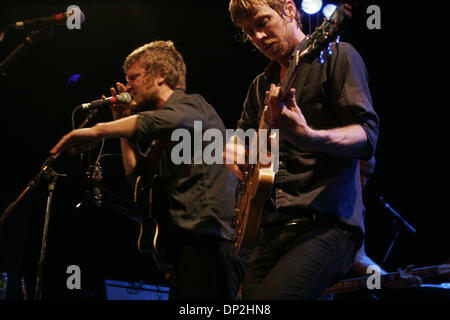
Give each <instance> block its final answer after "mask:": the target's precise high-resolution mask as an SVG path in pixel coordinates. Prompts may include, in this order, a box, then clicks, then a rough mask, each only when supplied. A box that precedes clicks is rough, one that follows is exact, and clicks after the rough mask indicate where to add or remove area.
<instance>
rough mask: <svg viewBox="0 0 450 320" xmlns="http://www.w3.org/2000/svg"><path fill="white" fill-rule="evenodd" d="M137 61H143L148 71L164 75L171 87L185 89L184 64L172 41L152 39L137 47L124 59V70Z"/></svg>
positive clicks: (126, 70)
mask: <svg viewBox="0 0 450 320" xmlns="http://www.w3.org/2000/svg"><path fill="white" fill-rule="evenodd" d="M137 62H141V63H143V65H144V68H145V70H147V72H148V73H150V74H152V75H162V76H165V77H166V80H165V83H166V84H167V85H168V86H169V87H170V88H171V89H173V90H175V89H183V90H186V65H185V64H184V60H183V57H182V55H181V54H180V53H179V52H178V51H177V50H176V49H175V45H174V43H173V42H172V41H153V42H150V43H147V44H145V45H143V46H142V47H139V48H137V49H136V50H134V51H133V52H132V53H130V54H129V55H128V57H127V58H126V59H125V62H124V64H123V69H124V71H125V72H128V70H129V69H130V67H131V66H132V65H134V64H135V63H137Z"/></svg>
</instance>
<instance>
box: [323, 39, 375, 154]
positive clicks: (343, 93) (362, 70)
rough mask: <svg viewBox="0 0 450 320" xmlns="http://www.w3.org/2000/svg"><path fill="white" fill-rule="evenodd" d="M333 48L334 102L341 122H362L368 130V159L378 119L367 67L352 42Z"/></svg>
mask: <svg viewBox="0 0 450 320" xmlns="http://www.w3.org/2000/svg"><path fill="white" fill-rule="evenodd" d="M333 51H334V52H333V54H332V56H331V57H330V64H329V66H330V69H329V70H328V71H329V72H330V74H329V76H330V77H329V79H332V81H331V86H330V87H331V88H330V89H331V95H332V98H331V103H332V105H333V108H334V110H335V112H336V113H337V114H338V116H339V118H340V119H341V123H342V125H344V126H346V125H351V124H359V125H360V126H361V127H362V128H363V130H364V131H365V133H366V136H367V140H368V144H369V146H370V152H369V154H367V155H366V156H365V157H364V159H363V160H368V159H370V158H371V157H372V156H373V155H374V153H375V148H376V145H377V140H378V132H379V119H378V116H377V114H376V112H375V111H374V109H373V102H372V97H371V94H370V90H369V81H368V74H367V69H366V66H365V64H364V61H363V59H362V58H361V56H360V55H359V53H358V52H357V51H356V49H355V48H354V47H353V46H352V45H350V44H348V43H341V44H339V46H337V47H335V48H334V50H333Z"/></svg>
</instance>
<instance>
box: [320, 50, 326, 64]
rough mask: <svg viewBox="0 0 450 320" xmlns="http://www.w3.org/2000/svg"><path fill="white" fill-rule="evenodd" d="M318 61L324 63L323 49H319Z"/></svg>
mask: <svg viewBox="0 0 450 320" xmlns="http://www.w3.org/2000/svg"><path fill="white" fill-rule="evenodd" d="M319 62H320V63H321V64H324V63H325V59H324V58H323V51H320V55H319Z"/></svg>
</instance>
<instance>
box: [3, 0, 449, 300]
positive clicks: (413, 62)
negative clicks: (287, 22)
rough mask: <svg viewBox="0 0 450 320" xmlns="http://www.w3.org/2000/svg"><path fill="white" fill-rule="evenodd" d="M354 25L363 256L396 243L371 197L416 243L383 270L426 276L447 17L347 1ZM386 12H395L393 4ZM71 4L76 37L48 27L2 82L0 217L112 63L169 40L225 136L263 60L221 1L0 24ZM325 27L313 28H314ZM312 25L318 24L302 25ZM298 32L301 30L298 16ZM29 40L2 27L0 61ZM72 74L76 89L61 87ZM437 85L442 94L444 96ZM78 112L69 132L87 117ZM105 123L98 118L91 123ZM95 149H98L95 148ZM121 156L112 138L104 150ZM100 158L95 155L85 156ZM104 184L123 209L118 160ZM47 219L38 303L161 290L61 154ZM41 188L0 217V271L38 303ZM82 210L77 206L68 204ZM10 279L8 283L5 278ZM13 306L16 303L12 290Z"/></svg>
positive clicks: (10, 11) (7, 12)
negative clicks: (370, 24) (373, 148)
mask: <svg viewBox="0 0 450 320" xmlns="http://www.w3.org/2000/svg"><path fill="white" fill-rule="evenodd" d="M349 2H350V3H352V4H353V7H354V9H353V19H352V20H351V22H350V23H349V25H348V27H347V29H346V30H345V32H344V34H343V36H342V41H347V42H350V43H352V44H353V45H354V46H355V47H356V49H357V50H358V51H359V52H360V53H361V55H362V57H363V58H364V60H365V61H366V65H367V69H368V72H369V77H370V87H371V92H372V96H373V100H374V107H375V109H376V111H377V113H378V115H379V117H380V121H381V128H380V137H379V143H378V147H377V152H376V159H377V167H376V170H375V173H374V175H373V177H372V179H371V180H370V181H369V184H368V186H367V188H366V190H365V195H364V197H365V203H366V206H367V212H366V228H367V243H366V246H367V252H368V254H369V255H370V256H371V257H372V258H373V259H374V260H375V261H377V262H379V263H380V262H381V261H382V259H383V256H384V254H385V253H386V250H387V248H388V247H389V244H390V242H391V241H392V239H393V235H394V231H395V228H394V225H393V221H392V218H391V216H390V214H389V213H388V212H387V211H386V210H385V209H383V207H382V206H381V204H380V202H379V201H378V199H379V197H380V196H383V197H384V199H385V200H386V201H387V202H388V203H389V204H390V205H391V206H392V207H393V208H394V209H395V210H396V211H397V212H399V213H400V214H401V215H402V216H403V217H404V218H405V219H406V220H407V221H408V222H409V223H410V224H411V225H412V226H414V227H415V228H416V229H417V233H416V234H414V235H413V234H411V233H408V232H407V231H406V230H405V229H401V231H400V236H399V238H398V241H397V243H396V244H395V245H394V247H393V249H392V252H391V254H390V256H389V258H388V260H387V262H386V264H385V265H384V267H385V269H387V270H391V271H394V270H395V269H396V268H398V267H405V266H406V265H408V264H414V265H415V266H427V265H436V264H440V263H443V262H444V261H445V260H446V259H447V258H448V253H449V252H448V236H447V229H448V227H447V220H448V219H447V215H448V209H447V199H448V195H447V190H448V187H447V183H446V182H447V176H448V175H447V167H448V164H449V160H450V159H449V147H448V145H449V144H448V141H449V139H448V138H449V134H448V125H447V117H446V115H447V112H446V107H448V102H447V103H446V102H445V101H446V99H444V85H446V84H447V82H448V81H447V78H446V74H445V73H444V72H443V70H444V69H445V67H446V66H447V64H448V63H447V60H448V54H447V52H446V51H445V50H447V49H445V48H444V44H445V42H446V39H447V38H448V33H447V32H445V31H444V30H445V29H443V28H441V26H439V23H440V22H442V21H443V14H444V12H445V10H444V9H443V8H439V7H437V6H435V7H432V8H429V7H428V6H427V2H426V1H403V3H397V2H396V1H385V2H381V1H349ZM394 2H395V3H394ZM71 4H77V5H78V6H79V7H80V8H81V10H82V11H83V12H84V14H85V17H86V21H85V23H84V24H83V25H82V28H81V30H68V29H66V28H65V27H64V26H62V27H54V28H52V29H51V30H48V31H46V32H44V33H43V35H42V37H41V38H40V39H39V41H37V43H36V44H35V45H33V46H32V47H31V48H30V49H28V50H27V51H26V52H25V53H24V54H23V55H21V56H20V57H18V59H17V60H16V61H15V62H13V63H12V64H11V65H10V66H9V67H8V68H7V69H6V70H4V73H6V77H2V78H1V80H0V81H1V82H0V93H1V99H0V103H1V112H2V116H1V119H2V125H1V129H0V130H1V137H2V158H3V159H2V160H3V161H2V163H3V168H2V169H3V170H2V171H1V172H2V179H1V183H0V188H1V192H0V210H1V211H0V212H3V210H4V209H6V207H7V206H8V204H9V203H10V202H12V201H13V200H14V199H16V198H17V197H18V195H19V194H20V193H21V192H22V190H23V189H24V188H25V186H26V184H27V182H28V181H29V180H30V179H31V178H33V177H34V176H35V175H36V173H37V172H38V171H39V169H40V167H41V166H42V164H43V162H44V161H45V159H46V158H47V157H48V156H49V154H48V151H49V150H50V149H51V147H52V146H53V145H54V144H55V143H56V142H57V141H58V140H59V138H60V137H61V136H62V135H63V134H65V133H67V132H68V131H69V130H70V129H71V113H72V110H73V109H74V108H75V107H76V106H77V105H79V104H81V103H83V102H88V101H91V100H94V99H98V98H99V97H100V96H101V95H102V94H106V95H109V88H110V87H111V86H113V85H114V84H115V82H116V81H121V82H125V79H124V73H123V71H122V63H123V60H124V59H125V57H126V56H127V55H128V54H129V53H130V52H131V51H133V50H134V49H135V48H137V47H139V46H141V45H143V44H145V43H147V42H150V41H152V40H169V39H170V40H173V41H174V42H175V46H176V47H177V49H178V50H179V51H180V52H181V53H182V54H183V56H184V59H185V62H186V65H187V68H188V74H187V86H188V90H187V91H188V92H191V93H194V92H195V93H200V94H202V95H203V96H204V97H206V99H207V100H208V101H209V102H210V103H211V104H212V105H213V106H214V107H215V108H216V109H217V111H218V113H219V114H220V115H221V116H222V118H223V120H224V122H225V124H226V126H227V128H235V124H236V121H237V119H238V117H239V115H240V111H241V106H242V102H243V100H244V98H245V94H246V91H247V88H248V85H249V83H250V81H251V80H252V79H253V78H254V77H255V76H256V75H257V74H259V73H260V72H261V71H262V69H263V68H264V67H265V66H266V64H267V63H268V60H267V59H266V58H265V57H264V56H262V55H261V54H260V53H259V52H258V51H257V50H256V49H254V48H252V46H251V45H250V44H241V43H238V42H236V41H235V35H236V34H237V29H236V28H235V27H234V26H233V25H232V23H231V20H230V18H229V14H228V10H227V8H228V1H223V0H222V1H198V0H197V1H187V0H184V1H181V0H179V1H176V0H166V1H148V2H144V1H126V2H112V1H108V2H106V1H95V2H94V1H77V2H76V3H73V2H70V1H65V2H62V1H61V2H50V1H46V2H42V1H37V2H24V1H14V2H12V1H8V2H6V3H2V4H1V5H0V8H1V11H0V28H3V27H4V26H6V25H7V24H9V23H12V22H15V21H18V20H22V19H31V18H35V17H40V16H48V15H51V14H54V13H58V12H64V11H65V10H66V8H67V7H68V6H69V5H71ZM371 4H377V5H379V6H380V8H381V30H369V29H368V28H367V27H366V20H367V19H368V17H369V14H367V13H366V9H367V7H368V6H369V5H371ZM321 19H322V18H320V21H321ZM316 21H317V18H316V17H315V16H314V17H313V18H312V19H311V23H312V25H314V24H315V23H316ZM304 26H305V28H304V31H305V32H306V33H309V30H308V26H309V21H308V18H306V17H305V18H304ZM27 34H28V32H27V31H23V30H17V31H13V30H11V31H9V32H8V33H7V34H6V38H5V39H4V41H3V42H2V43H0V59H1V60H3V59H4V58H5V57H6V56H7V55H8V54H9V53H10V52H11V51H12V50H13V49H14V48H15V47H16V46H17V45H19V44H20V43H21V42H22V41H23V40H24V38H25V36H26V35H27ZM74 74H80V75H81V77H80V78H79V80H78V81H75V82H69V81H68V79H69V78H70V77H71V76H72V75H74ZM445 89H446V88H445ZM84 116H85V115H84V114H82V113H77V118H76V120H77V123H80V122H81V120H82V119H83V118H84ZM108 120H111V115H110V113H109V111H108V110H103V111H102V112H100V114H99V115H98V116H97V117H96V118H95V121H94V122H92V124H93V123H95V122H100V121H108ZM97 151H98V150H97ZM119 152H120V148H119V144H118V141H114V140H111V141H108V142H107V143H106V144H105V148H104V153H111V154H117V153H119ZM96 155H97V152H95V151H94V152H93V153H92V154H91V157H92V158H91V160H92V159H94V157H95V156H96ZM102 165H103V169H104V181H103V185H104V186H105V187H106V188H107V189H109V190H111V191H113V192H115V193H117V194H120V195H121V196H122V197H124V198H125V199H130V197H131V188H130V187H129V186H128V185H127V182H126V180H125V178H124V176H123V173H122V172H123V170H122V167H121V166H122V164H121V159H120V157H118V156H109V157H104V158H103V159H102ZM55 169H56V170H57V171H58V172H60V173H67V174H68V176H67V177H64V178H59V180H58V182H57V187H56V192H55V194H54V200H53V207H52V212H51V218H50V224H49V232H48V241H47V252H46V261H45V265H44V298H48V299H52V298H56V299H61V298H62V299H71V298H74V299H78V298H82V299H88V298H99V299H103V298H104V297H105V292H104V284H103V281H104V280H105V279H114V280H120V281H130V282H132V281H146V282H147V283H151V284H161V285H165V284H166V282H165V280H164V278H163V276H162V274H161V273H159V272H158V271H157V269H156V268H155V266H154V263H153V260H152V257H151V256H148V255H142V254H140V253H139V252H138V251H137V249H136V240H137V236H138V230H139V228H138V225H137V224H136V223H135V222H134V221H132V220H130V219H129V218H127V217H126V216H124V215H122V214H120V213H118V212H115V211H112V210H109V209H107V208H100V209H98V208H95V207H94V206H93V205H92V204H90V203H89V201H87V200H86V195H85V189H86V184H85V181H84V180H83V172H84V171H85V166H84V165H80V159H79V157H67V156H62V157H61V158H60V159H58V161H57V164H56V165H55ZM47 185H48V183H47V181H46V180H42V181H41V182H40V184H39V185H38V187H37V188H36V189H35V191H34V192H33V193H32V194H31V195H30V196H28V197H27V198H26V199H25V200H24V201H22V202H21V203H20V204H19V205H18V206H17V207H16V209H15V210H14V212H13V213H12V214H11V215H10V216H9V217H8V219H7V220H6V221H5V224H4V230H3V233H2V235H1V238H0V239H1V243H0V246H1V248H0V249H1V258H2V260H0V263H1V264H0V270H4V271H7V272H8V274H10V278H11V277H12V278H14V277H16V276H18V275H21V274H23V275H25V280H26V283H27V286H28V294H29V296H30V297H32V296H33V293H34V277H35V272H36V262H37V261H38V259H39V253H40V248H41V236H42V228H43V219H44V214H45V204H46V196H47ZM81 201H82V202H83V205H81V207H80V208H79V209H76V208H75V205H76V204H77V203H79V202H81ZM73 264H74V265H78V266H80V268H81V271H82V289H81V290H68V289H67V288H66V279H67V277H68V275H67V274H66V268H67V267H68V266H69V265H73ZM10 280H11V279H10ZM9 294H10V297H13V296H14V294H15V293H13V292H9Z"/></svg>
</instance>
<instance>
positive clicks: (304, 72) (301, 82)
mask: <svg viewBox="0 0 450 320" xmlns="http://www.w3.org/2000/svg"><path fill="white" fill-rule="evenodd" d="M294 68H295V57H294V59H292V61H291V63H290V64H289V68H288V71H287V73H286V78H287V77H288V76H289V75H291V74H292V72H293V70H294ZM310 71H311V62H306V61H304V62H302V63H301V66H300V68H299V70H298V73H297V76H296V77H295V80H294V82H293V84H292V87H293V88H295V89H296V92H295V97H296V100H297V104H298V106H299V108H300V109H301V104H300V97H301V95H302V91H303V87H304V86H305V83H306V79H307V78H308V75H309V72H310ZM283 80H284V81H287V79H283Z"/></svg>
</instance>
